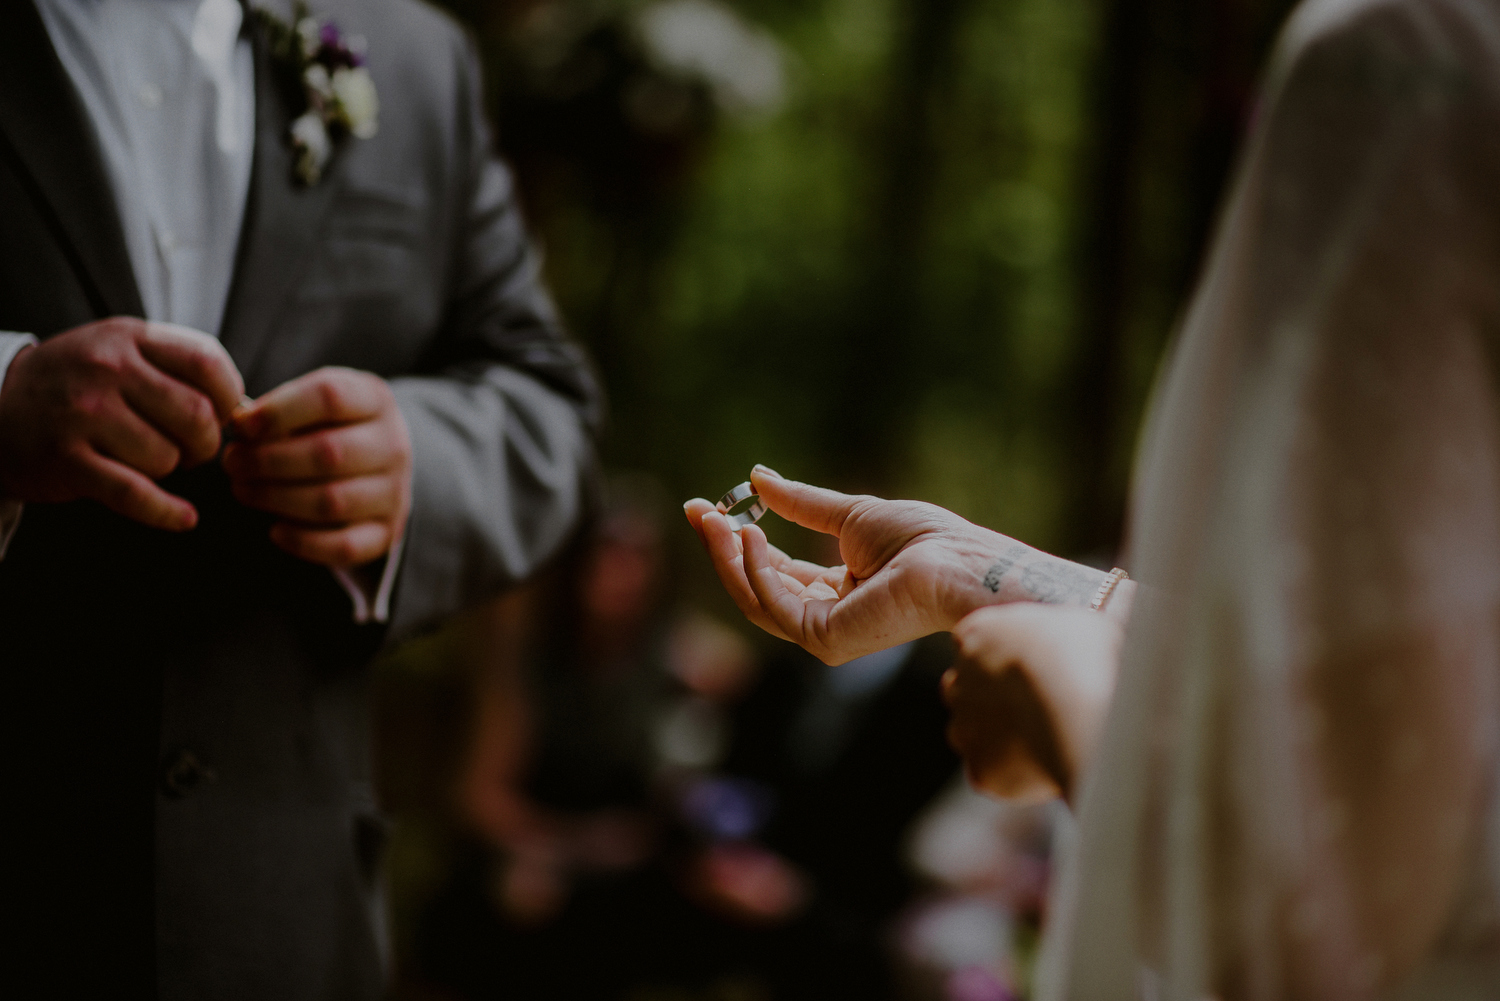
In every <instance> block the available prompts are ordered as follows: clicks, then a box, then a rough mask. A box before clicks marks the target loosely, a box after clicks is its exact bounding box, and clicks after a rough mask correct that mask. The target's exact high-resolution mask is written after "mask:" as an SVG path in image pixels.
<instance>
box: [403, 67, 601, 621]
mask: <svg viewBox="0 0 1500 1001" xmlns="http://www.w3.org/2000/svg"><path fill="white" fill-rule="evenodd" d="M462 61H463V72H464V75H463V80H462V84H461V86H460V87H459V95H460V98H459V100H460V102H461V104H462V105H463V106H462V107H460V108H459V109H458V111H459V116H460V117H459V121H458V128H457V130H456V134H457V145H458V147H459V156H460V159H459V169H460V170H461V171H462V174H463V176H462V177H461V178H460V181H459V184H460V190H461V191H462V192H464V195H463V198H462V201H461V202H460V204H459V212H460V213H461V217H460V218H459V219H458V221H457V225H456V227H455V232H456V242H457V246H456V247H455V250H454V255H453V264H452V267H451V269H450V272H451V274H450V290H449V293H448V305H447V316H446V320H445V323H444V325H443V331H442V333H441V335H440V336H439V337H438V338H437V339H436V341H435V342H434V344H433V346H432V347H431V349H430V350H429V352H428V356H427V358H426V359H425V361H424V364H423V365H422V366H421V368H420V371H421V372H422V373H424V374H420V375H411V376H404V377H399V378H395V379H393V380H392V386H393V388H394V390H395V394H396V399H397V402H398V404H399V406H400V408H401V412H402V414H403V416H404V417H405V418H406V422H407V426H408V428H409V429H410V432H411V440H412V450H413V454H414V474H413V477H414V479H413V503H412V514H411V520H410V522H409V523H408V527H407V532H406V537H405V551H404V553H403V554H402V557H401V559H402V566H401V569H400V577H399V580H398V582H397V585H396V591H395V599H394V605H393V608H392V610H391V623H390V637H391V638H392V639H399V638H401V637H402V636H405V635H409V634H410V633H412V632H414V631H417V630H420V629H422V628H424V627H427V626H430V625H432V624H435V623H436V622H437V621H439V620H440V619H441V618H443V617H444V616H446V615H449V614H451V613H453V612H455V611H457V610H458V609H460V608H462V607H464V606H465V605H467V604H469V603H472V602H474V601H477V600H479V599H481V598H483V597H485V596H487V595H489V594H492V593H495V592H497V591H499V590H501V589H503V588H505V587H507V586H509V585H512V584H514V583H516V582H518V581H520V580H522V579H524V578H525V577H526V576H527V575H529V574H530V573H532V572H533V571H534V570H536V569H537V567H538V566H539V565H540V564H542V563H543V562H544V561H546V560H547V559H548V558H549V557H550V556H552V555H553V554H554V553H555V552H556V551H557V550H558V549H559V548H560V547H561V545H562V544H563V542H564V541H565V540H566V538H567V536H568V535H569V534H570V533H571V531H572V530H573V528H574V526H575V525H576V524H577V522H578V521H579V519H580V517H581V516H582V514H583V511H584V508H585V506H586V501H587V495H588V493H589V485H590V484H591V483H592V482H593V480H594V475H593V470H594V462H595V450H594V440H595V434H596V432H597V430H598V423H599V419H600V413H601V409H602V398H601V394H600V390H599V388H598V384H597V381H596V379H595V378H594V376H593V374H592V372H591V370H590V368H589V365H588V363H587V361H586V359H585V357H584V354H583V352H582V351H581V350H580V349H579V348H578V347H577V346H576V345H574V344H573V343H571V342H570V341H569V340H568V339H567V337H566V336H565V335H564V333H563V331H562V326H561V323H560V320H559V318H558V315H557V311H556V308H555V307H554V306H553V304H552V301H551V299H550V297H549V296H548V294H547V292H546V290H545V289H544V288H543V286H542V281H541V266H540V260H539V258H538V254H537V252H536V250H535V248H534V247H533V246H532V245H531V242H530V240H529V238H528V236H527V233H526V230H525V226H524V224H523V221H522V218H521V213H520V209H519V206H518V205H517V202H516V193H515V188H514V183H513V180H512V177H511V174H510V172H509V171H508V170H507V169H506V167H505V166H504V165H503V164H502V163H500V161H499V160H498V159H496V157H495V156H494V154H493V151H492V149H491V144H490V133H489V129H488V127H487V125H486V123H485V119H484V114H483V109H482V106H481V100H480V94H481V90H480V87H479V73H478V62H477V59H476V58H475V55H474V52H473V48H472V46H465V48H464V50H463V56H462Z"/></svg>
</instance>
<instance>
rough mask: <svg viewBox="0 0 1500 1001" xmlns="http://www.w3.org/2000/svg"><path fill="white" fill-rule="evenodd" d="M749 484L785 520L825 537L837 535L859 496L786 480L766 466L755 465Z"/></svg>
mask: <svg viewBox="0 0 1500 1001" xmlns="http://www.w3.org/2000/svg"><path fill="white" fill-rule="evenodd" d="M750 482H751V484H752V485H753V486H754V487H755V491H756V493H758V494H760V496H761V499H762V500H764V501H765V502H766V506H767V507H769V508H770V509H771V510H772V511H775V512H776V513H777V514H779V515H781V516H782V517H783V518H785V519H786V520H787V521H790V522H793V523H794V524H798V525H801V526H802V527H803V528H810V529H812V530H813V531H815V532H822V533H824V534H825V535H838V534H839V533H840V531H841V530H842V529H843V527H844V519H845V518H847V517H849V512H850V511H852V510H853V509H854V505H855V504H856V503H858V502H859V498H858V497H852V496H850V495H849V494H841V493H839V492H838V491H837V490H829V489H827V488H825V487H815V486H813V485H812V484H810V483H799V482H797V481H796V480H789V479H787V478H785V477H784V476H782V475H781V474H780V473H778V472H776V470H774V469H771V468H770V467H768V466H761V465H757V466H756V467H755V469H754V470H753V471H752V472H751V473H750Z"/></svg>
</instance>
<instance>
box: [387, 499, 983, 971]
mask: <svg viewBox="0 0 1500 1001" xmlns="http://www.w3.org/2000/svg"><path fill="white" fill-rule="evenodd" d="M615 487H616V489H615V490H613V491H612V495H613V499H612V501H611V503H610V506H609V509H608V510H607V511H606V512H605V514H604V515H603V517H602V518H601V519H600V522H599V524H598V526H597V528H596V530H595V531H594V532H593V533H592V535H591V536H590V537H589V538H588V539H586V540H585V541H584V543H583V544H582V545H581V546H580V547H579V549H578V551H577V552H576V554H575V555H574V557H573V559H572V560H571V561H570V562H569V564H568V565H567V566H565V567H564V568H563V569H562V571H561V572H560V573H559V574H558V576H557V579H556V582H555V583H556V587H555V594H554V595H553V596H552V599H551V601H550V603H549V601H548V600H547V599H546V598H545V597H544V598H543V599H542V600H540V601H538V602H536V603H535V605H534V608H535V609H536V610H535V611H533V612H531V613H530V616H529V617H530V618H531V619H532V621H533V622H536V623H538V624H539V628H540V629H541V630H542V636H541V637H540V642H539V644H538V645H537V649H535V650H534V651H533V653H532V654H531V655H530V657H529V662H530V664H529V669H528V670H527V671H526V673H525V676H524V677H518V678H517V679H515V680H516V682H518V683H513V682H511V681H508V680H506V679H503V678H502V679H492V680H490V681H486V682H484V683H483V686H482V689H481V695H480V699H479V701H480V704H479V706H478V712H479V726H478V732H477V733H476V736H475V744H474V748H473V751H472V752H471V755H470V762H469V765H468V767H467V768H466V770H465V774H464V775H463V776H462V777H461V779H460V790H461V791H460V797H461V802H462V808H463V811H464V813H465V815H466V819H467V821H468V823H469V825H470V826H471V828H472V829H473V830H474V831H475V832H476V833H477V834H478V835H479V839H480V841H481V842H482V843H481V844H476V845H474V846H473V849H472V850H471V851H470V852H469V858H468V859H467V861H465V862H464V863H463V864H461V865H460V866H459V868H458V869H457V870H456V871H455V872H454V873H453V874H452V876H451V878H450V879H449V881H448V884H447V887H446V889H444V890H443V891H441V892H440V894H439V895H438V898H437V899H436V900H435V901H434V903H433V905H432V906H431V907H430V908H429V909H428V911H427V913H426V915H425V917H424V918H423V919H422V926H423V927H422V929H421V931H420V932H419V940H420V941H419V943H418V946H417V953H418V955H417V964H416V965H417V969H416V970H415V976H414V978H413V979H415V980H416V981H418V982H420V983H421V984H422V985H423V986H424V987H427V988H434V987H435V988H441V989H444V990H447V991H449V992H450V993H455V994H457V995H459V996H462V997H471V998H480V997H499V996H524V997H528V998H559V999H563V998H588V999H591V1001H597V999H607V998H615V997H625V996H628V995H630V994H631V992H632V991H641V990H647V989H651V990H672V991H677V992H687V993H688V994H689V995H693V994H695V992H705V991H707V992H712V991H715V990H720V993H722V992H723V991H722V990H721V988H723V986H724V985H725V984H730V985H734V984H738V985H739V986H740V987H745V988H746V989H749V988H750V987H753V988H754V989H755V990H764V991H769V992H770V994H771V996H773V997H776V998H786V999H798V998H807V999H808V1001H813V999H837V998H846V997H847V998H851V999H853V998H859V999H861V1001H878V999H880V998H885V997H893V996H894V994H893V993H892V992H893V978H892V972H891V967H890V964H889V962H888V961H887V957H886V938H887V933H888V931H889V927H890V924H891V921H892V919H893V918H894V917H895V915H896V914H897V913H898V912H899V910H900V909H901V908H902V907H903V906H904V905H905V904H906V903H908V902H909V900H910V898H911V895H912V893H913V889H914V887H913V881H912V880H911V878H910V876H909V875H908V873H907V872H906V869H905V864H904V861H903V858H902V846H903V838H904V836H905V834H906V829H907V827H908V826H909V824H910V822H911V820H912V818H913V817H914V816H915V815H916V814H917V813H918V812H919V811H920V810H921V809H922V808H923V807H924V806H925V805H926V803H927V802H928V801H929V800H930V799H931V798H932V797H933V796H934V795H935V794H936V793H937V792H938V790H940V789H941V788H942V786H943V785H944V784H945V783H946V782H947V781H949V779H950V778H951V777H952V776H953V775H954V773H955V771H956V768H957V758H956V757H955V755H954V754H953V752H952V751H951V750H950V749H949V748H948V746H947V744H946V741H945V738H944V729H945V726H946V712H945V710H944V708H943V706H942V703H941V700H940V698H939V696H938V692H937V685H936V681H937V678H938V677H939V676H940V674H941V672H942V671H943V669H944V668H945V667H946V666H947V665H948V664H949V663H950V662H951V660H952V645H951V643H950V642H949V641H948V640H947V638H946V637H943V638H942V639H941V640H940V641H936V642H929V643H925V644H915V643H914V644H908V645H906V646H904V647H901V648H897V649H894V650H889V651H882V652H880V653H877V654H874V655H872V656H870V657H866V658H861V659H856V660H854V661H851V662H849V663H846V664H844V665H842V666H841V667H840V668H837V669H833V670H829V669H826V668H824V667H823V665H821V664H819V663H817V662H816V661H815V660H813V659H812V658H810V657H807V655H805V654H803V653H802V652H801V651H795V656H792V657H782V658H778V659H777V660H776V661H774V662H771V663H768V664H765V665H761V664H760V663H759V660H758V658H757V656H756V654H755V652H754V650H753V649H752V648H751V647H750V646H749V645H748V644H747V643H746V641H745V640H744V638H743V637H741V636H740V635H739V634H738V633H736V632H735V631H734V630H732V629H730V628H729V627H727V626H725V625H724V624H722V623H720V622H718V621H716V620H714V619H712V618H710V617H707V616H705V615H702V614H701V613H696V612H686V613H675V614H674V613H672V612H671V610H670V609H669V607H666V606H665V603H664V601H663V594H662V592H663V587H662V585H663V583H664V580H665V578H666V574H665V566H664V553H663V552H662V539H661V530H660V525H659V522H658V520H657V507H656V506H655V505H654V504H653V498H654V491H653V490H652V489H651V488H650V485H649V484H647V485H645V486H642V484H641V483H639V482H634V483H632V482H628V481H627V482H623V483H621V482H617V483H616V484H615ZM497 642H500V643H503V642H504V640H503V639H500V640H498V641H497ZM725 989H727V988H725ZM715 996H717V995H715Z"/></svg>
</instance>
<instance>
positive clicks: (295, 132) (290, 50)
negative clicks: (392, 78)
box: [255, 3, 380, 187]
mask: <svg viewBox="0 0 1500 1001" xmlns="http://www.w3.org/2000/svg"><path fill="white" fill-rule="evenodd" d="M255 14H256V17H258V18H259V19H260V22H261V23H262V24H263V25H265V30H266V38H267V41H268V43H269V48H270V53H271V60H272V62H273V63H274V64H275V66H276V68H277V70H278V71H279V72H280V73H281V75H282V77H283V80H282V83H283V85H284V86H285V87H286V89H287V90H288V92H289V93H291V92H293V91H295V92H299V93H298V96H300V99H301V102H302V104H301V107H302V108H303V111H302V112H301V114H299V115H298V116H297V117H296V118H295V119H294V120H293V121H292V126H291V129H290V130H289V138H290V139H291V143H292V148H293V149H294V150H295V151H296V153H297V163H296V166H295V168H294V170H295V172H296V175H297V180H299V181H301V182H302V183H303V184H305V185H307V186H308V187H311V186H312V185H314V184H317V183H318V180H319V179H320V178H321V177H322V176H323V168H324V167H326V166H327V165H328V160H329V157H331V156H333V146H334V143H335V142H337V141H338V140H340V139H342V138H343V137H344V136H345V135H352V136H354V138H356V139H368V138H370V137H371V136H373V135H374V134H375V132H376V130H377V129H379V127H380V123H379V121H378V118H379V115H380V101H379V100H378V99H377V98H376V96H375V81H374V80H371V79H370V71H369V70H367V69H366V68H365V52H364V49H365V45H364V39H363V38H360V37H359V36H357V35H356V36H354V37H351V38H346V37H345V36H344V35H343V34H342V33H341V32H340V31H339V27H338V25H337V24H334V23H333V21H331V20H329V19H327V18H318V17H313V16H311V15H310V14H308V11H307V6H306V5H305V4H303V3H297V4H296V5H294V6H293V8H292V23H291V24H287V23H286V22H285V21H283V20H281V19H280V18H278V17H277V16H276V15H275V14H272V13H270V12H269V11H267V10H265V9H263V8H257V9H256V11H255Z"/></svg>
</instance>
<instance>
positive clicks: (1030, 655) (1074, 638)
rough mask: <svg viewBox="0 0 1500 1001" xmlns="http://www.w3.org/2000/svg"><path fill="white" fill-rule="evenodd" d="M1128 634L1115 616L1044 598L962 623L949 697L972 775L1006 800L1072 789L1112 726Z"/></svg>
mask: <svg viewBox="0 0 1500 1001" xmlns="http://www.w3.org/2000/svg"><path fill="white" fill-rule="evenodd" d="M1123 635H1124V625H1123V623H1122V622H1121V621H1120V620H1118V619H1116V618H1114V617H1112V616H1109V615H1103V614H1100V613H1099V612H1094V611H1090V610H1088V609H1081V608H1057V607H1047V606H1044V605H1038V604H1035V603H1032V604H1014V605H1006V606H1003V607H997V608H983V609H980V610H979V611H977V612H975V613H973V614H972V615H970V616H968V617H967V618H965V619H964V620H963V621H962V622H960V623H959V624H958V625H957V626H956V627H955V628H954V630H953V638H954V639H955V640H956V641H957V642H958V659H957V661H956V662H955V663H954V665H953V667H951V668H950V669H949V670H948V673H946V674H945V675H943V698H944V700H945V701H946V702H947V703H948V707H949V709H951V710H952V712H953V719H952V722H951V723H950V724H949V726H948V742H949V743H950V744H952V745H953V749H954V750H955V751H957V752H958V753H959V755H960V756H961V757H962V758H963V759H964V770H965V772H966V773H967V774H968V777H969V781H970V782H971V783H972V784H973V785H974V786H975V787H977V788H979V789H982V790H984V791H985V792H988V793H991V794H993V795H996V796H1002V797H1005V798H1014V799H1026V800H1037V799H1046V798H1049V797H1051V796H1055V795H1058V794H1061V795H1064V796H1069V797H1071V795H1072V794H1073V792H1074V790H1075V789H1076V788H1077V785H1078V779H1079V777H1080V776H1081V775H1082V774H1083V773H1084V772H1085V771H1086V770H1087V767H1088V763H1089V761H1090V759H1091V758H1092V756H1093V751H1094V747H1095V745H1096V744H1097V743H1098V740H1099V735H1100V733H1101V732H1102V730H1103V728H1104V720H1105V717H1106V716H1107V715H1108V712H1109V704H1110V701H1111V699H1112V698H1113V695H1114V687H1115V675H1116V672H1117V670H1118V664H1119V655H1120V643H1121V639H1122V637H1123Z"/></svg>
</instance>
